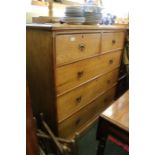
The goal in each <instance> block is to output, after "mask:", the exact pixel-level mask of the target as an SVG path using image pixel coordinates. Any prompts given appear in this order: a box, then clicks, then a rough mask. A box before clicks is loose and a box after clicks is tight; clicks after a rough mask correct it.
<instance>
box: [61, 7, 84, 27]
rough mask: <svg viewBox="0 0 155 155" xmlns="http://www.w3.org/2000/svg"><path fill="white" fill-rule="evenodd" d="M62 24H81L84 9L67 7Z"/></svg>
mask: <svg viewBox="0 0 155 155" xmlns="http://www.w3.org/2000/svg"><path fill="white" fill-rule="evenodd" d="M62 20H63V22H65V23H68V24H82V23H84V22H85V18H84V8H83V7H82V6H68V7H66V9H65V17H64V18H63V19H62Z"/></svg>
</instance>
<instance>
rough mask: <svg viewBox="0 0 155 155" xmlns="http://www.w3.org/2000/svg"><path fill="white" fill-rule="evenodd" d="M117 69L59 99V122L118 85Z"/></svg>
mask: <svg viewBox="0 0 155 155" xmlns="http://www.w3.org/2000/svg"><path fill="white" fill-rule="evenodd" d="M118 71H119V69H116V70H114V71H112V72H110V73H108V74H105V75H102V76H101V77H99V78H97V79H94V80H93V81H90V82H88V83H86V84H84V85H82V86H80V87H78V88H76V89H74V90H72V91H70V92H68V93H66V94H64V95H62V96H60V97H58V98H57V109H58V112H57V114H58V122H61V121H63V120H64V119H66V118H67V117H68V116H70V115H72V114H73V113H75V112H76V111H78V110H79V109H80V108H82V107H84V106H86V105H87V104H89V103H90V102H91V101H92V100H94V99H95V98H96V97H97V96H99V95H100V94H102V93H103V92H105V91H106V90H108V89H109V88H111V87H112V86H113V85H114V84H116V83H117V78H118Z"/></svg>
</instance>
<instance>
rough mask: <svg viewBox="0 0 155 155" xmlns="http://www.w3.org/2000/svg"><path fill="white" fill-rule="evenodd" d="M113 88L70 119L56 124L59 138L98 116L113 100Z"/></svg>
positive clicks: (65, 136) (66, 135) (70, 133)
mask: <svg viewBox="0 0 155 155" xmlns="http://www.w3.org/2000/svg"><path fill="white" fill-rule="evenodd" d="M115 89H116V88H115V87H113V88H112V89H110V90H108V91H107V92H106V93H105V94H103V95H101V96H100V97H98V98H97V99H96V100H95V101H94V102H92V103H90V104H89V105H87V106H86V107H84V108H83V109H81V110H80V111H78V112H77V113H75V114H74V115H72V116H71V117H70V118H68V119H66V120H65V121H63V122H62V123H59V124H58V130H59V136H60V137H63V138H67V137H68V136H69V135H72V134H73V133H75V132H76V131H77V130H79V129H80V128H81V127H82V126H84V125H86V124H87V122H89V121H90V120H91V119H92V118H94V117H96V116H98V114H100V113H101V112H102V111H103V110H104V109H105V108H106V107H107V106H108V105H109V104H110V103H111V102H112V101H113V99H114V94H115Z"/></svg>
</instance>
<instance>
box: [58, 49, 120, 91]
mask: <svg viewBox="0 0 155 155" xmlns="http://www.w3.org/2000/svg"><path fill="white" fill-rule="evenodd" d="M121 53H122V52H121V51H115V52H109V53H106V54H103V55H100V56H97V57H93V58H90V59H86V60H83V61H79V62H76V63H73V64H70V65H65V66H62V67H58V68H57V69H56V87H57V94H62V93H64V92H66V91H68V90H70V89H72V88H74V87H76V86H78V85H79V84H82V83H84V82H86V81H88V80H90V79H92V78H94V77H95V76H98V75H101V74H104V73H107V72H109V71H112V70H113V69H115V68H117V67H118V66H119V65H120V59H121Z"/></svg>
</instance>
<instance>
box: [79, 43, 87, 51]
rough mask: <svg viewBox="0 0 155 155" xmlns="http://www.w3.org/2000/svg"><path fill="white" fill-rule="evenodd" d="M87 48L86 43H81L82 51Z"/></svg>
mask: <svg viewBox="0 0 155 155" xmlns="http://www.w3.org/2000/svg"><path fill="white" fill-rule="evenodd" d="M85 48H86V45H85V44H83V43H81V44H79V49H80V51H84V50H85Z"/></svg>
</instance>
